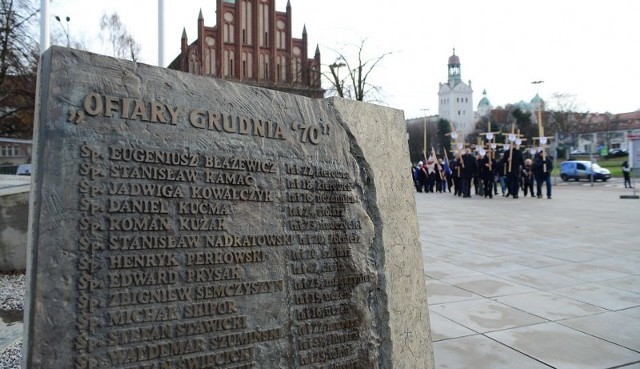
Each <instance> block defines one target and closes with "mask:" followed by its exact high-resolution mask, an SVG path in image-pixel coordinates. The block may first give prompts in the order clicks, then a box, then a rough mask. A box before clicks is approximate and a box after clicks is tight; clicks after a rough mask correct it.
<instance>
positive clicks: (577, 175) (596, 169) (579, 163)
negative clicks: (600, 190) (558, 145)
mask: <svg viewBox="0 0 640 369" xmlns="http://www.w3.org/2000/svg"><path fill="white" fill-rule="evenodd" d="M591 173H593V180H594V181H597V180H601V181H603V182H606V181H607V180H608V179H609V178H611V172H610V171H609V169H607V168H603V167H601V166H600V165H598V164H596V163H591V162H590V161H586V160H569V161H563V162H562V163H561V164H560V178H562V180H563V181H565V182H566V181H568V180H570V179H573V180H576V181H579V180H581V179H586V180H590V179H591Z"/></svg>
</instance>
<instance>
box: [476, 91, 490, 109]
mask: <svg viewBox="0 0 640 369" xmlns="http://www.w3.org/2000/svg"><path fill="white" fill-rule="evenodd" d="M478 106H491V102H489V99H487V90H486V89H485V90H482V99H480V101H479V102H478Z"/></svg>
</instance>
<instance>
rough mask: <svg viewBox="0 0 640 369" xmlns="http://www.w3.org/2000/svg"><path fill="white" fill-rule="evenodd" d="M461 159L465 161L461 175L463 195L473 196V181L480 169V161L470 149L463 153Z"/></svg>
mask: <svg viewBox="0 0 640 369" xmlns="http://www.w3.org/2000/svg"><path fill="white" fill-rule="evenodd" d="M461 160H462V162H463V163H464V166H463V167H462V170H461V175H460V176H461V180H460V183H461V185H462V197H471V181H473V176H474V175H475V173H476V172H477V170H478V169H477V168H478V163H477V162H476V158H475V156H474V155H473V154H472V153H471V152H470V151H469V150H468V149H467V152H466V153H465V154H464V155H462V159H461Z"/></svg>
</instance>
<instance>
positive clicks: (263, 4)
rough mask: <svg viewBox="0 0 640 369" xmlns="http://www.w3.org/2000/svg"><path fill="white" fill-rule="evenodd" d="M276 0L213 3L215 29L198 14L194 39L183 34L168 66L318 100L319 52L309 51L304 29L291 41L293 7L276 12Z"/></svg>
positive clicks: (219, 0) (320, 91) (319, 94)
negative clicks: (173, 58)
mask: <svg viewBox="0 0 640 369" xmlns="http://www.w3.org/2000/svg"><path fill="white" fill-rule="evenodd" d="M275 3H276V1H275V0H216V9H217V12H216V25H215V26H213V27H208V26H205V25H204V17H203V15H202V10H200V14H199V16H198V39H197V40H195V41H193V42H191V43H189V42H188V39H187V33H186V30H183V32H182V46H181V53H180V55H179V56H178V57H177V58H176V59H175V60H174V61H173V62H171V64H170V65H169V68H170V69H176V70H181V71H183V72H189V73H194V74H199V75H204V76H212V77H216V78H221V79H225V80H230V81H235V82H239V83H244V84H249V85H253V86H258V87H264V88H268V89H272V90H279V91H284V92H289V93H294V94H298V95H304V96H307V97H312V98H322V97H323V96H324V90H323V89H322V87H321V84H320V77H321V76H320V50H319V48H318V47H316V51H315V54H314V56H313V58H309V57H308V53H307V48H308V45H307V31H306V27H305V28H304V29H303V31H302V38H294V37H293V32H292V29H291V19H292V14H291V4H290V2H289V1H287V10H286V11H285V12H280V11H276V9H275V8H276V6H275Z"/></svg>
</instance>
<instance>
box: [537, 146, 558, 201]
mask: <svg viewBox="0 0 640 369" xmlns="http://www.w3.org/2000/svg"><path fill="white" fill-rule="evenodd" d="M552 170H553V162H552V161H551V159H550V158H549V157H548V156H546V155H545V156H544V158H543V155H542V153H537V154H536V156H535V158H534V160H533V175H534V176H535V177H536V190H537V192H536V194H537V195H538V198H539V199H541V198H542V183H543V182H544V183H545V185H546V186H547V198H548V199H551V171H552Z"/></svg>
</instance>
